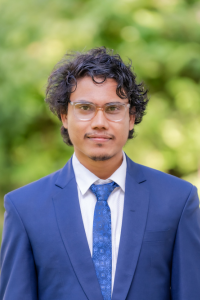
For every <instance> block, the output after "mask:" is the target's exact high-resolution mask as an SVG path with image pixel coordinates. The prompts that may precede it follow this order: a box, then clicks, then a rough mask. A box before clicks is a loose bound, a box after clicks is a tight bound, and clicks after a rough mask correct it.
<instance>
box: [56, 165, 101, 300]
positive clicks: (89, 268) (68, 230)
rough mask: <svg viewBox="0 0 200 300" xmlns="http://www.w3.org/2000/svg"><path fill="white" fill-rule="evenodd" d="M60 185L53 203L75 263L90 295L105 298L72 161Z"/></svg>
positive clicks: (59, 224) (63, 170) (95, 297)
mask: <svg viewBox="0 0 200 300" xmlns="http://www.w3.org/2000/svg"><path fill="white" fill-rule="evenodd" d="M56 185H57V187H58V188H57V190H58V192H57V194H56V196H55V197H54V198H53V203H54V207H55V213H56V218H57V222H58V227H59V230H60V234H61V237H62V240H63V243H64V246H65V248H66V250H67V253H68V255H69V258H70V261H71V263H72V266H73V268H74V271H75V273H76V275H77V278H78V280H79V282H80V284H81V286H82V288H83V290H84V292H85V294H86V296H87V298H88V299H89V300H94V299H95V300H102V299H103V298H102V294H101V290H100V286H99V283H98V280H97V276H96V272H95V268H94V265H93V261H92V258H91V254H90V250H89V246H88V243H87V238H86V234H85V230H84V226H83V221H82V216H81V211H80V205H79V200H78V191H77V184H76V181H75V176H74V172H73V168H72V162H71V160H70V161H69V162H68V163H67V165H66V166H65V167H64V168H63V169H62V171H61V172H60V176H59V177H58V179H57V182H56Z"/></svg>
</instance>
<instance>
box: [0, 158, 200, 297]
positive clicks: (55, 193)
mask: <svg viewBox="0 0 200 300" xmlns="http://www.w3.org/2000/svg"><path fill="white" fill-rule="evenodd" d="M5 209H6V213H5V223H4V231H3V240H2V249H1V272H2V273H1V279H0V300H23V299H24V300H36V299H37V300H87V299H89V300H102V299H103V298H102V295H101V290H100V287H99V283H98V280H97V277H96V273H95V269H94V265H93V261H92V258H91V254H90V251H89V247H88V243H87V239H86V234H85V231H84V226H83V221H82V217H81V211H80V207H79V200H78V193H77V184H76V180H75V176H74V171H73V168H72V162H71V160H70V161H69V162H68V163H67V164H66V165H65V166H64V168H63V169H61V170H59V171H57V172H55V173H53V174H51V175H49V176H47V177H44V178H42V179H40V180H38V181H36V182H33V183H31V184H29V185H27V186H25V187H22V188H20V189H18V190H15V191H13V192H11V193H9V194H7V195H6V197H5ZM125 299H127V300H135V299H136V300H149V299H150V300H169V299H173V300H199V299H200V211H199V200H198V196H197V191H196V188H195V187H194V186H192V185H191V184H190V183H188V182H185V181H183V180H181V179H178V178H176V177H173V176H170V175H167V174H164V173H162V172H159V171H156V170H153V169H150V168H147V167H144V166H142V165H138V164H136V163H134V162H132V161H131V160H130V159H129V158H127V174H126V191H125V202H124V213H123V223H122V231H121V240H120V246H119V253H118V261H117V268H116V276H115V282H114V289H113V295H112V300H125Z"/></svg>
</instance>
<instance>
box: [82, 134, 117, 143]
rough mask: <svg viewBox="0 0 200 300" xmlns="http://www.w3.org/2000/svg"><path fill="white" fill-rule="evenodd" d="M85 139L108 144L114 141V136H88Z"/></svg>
mask: <svg viewBox="0 0 200 300" xmlns="http://www.w3.org/2000/svg"><path fill="white" fill-rule="evenodd" d="M85 137H86V138H87V139H89V140H91V141H94V142H101V143H104V142H108V141H110V140H113V139H114V136H113V135H111V134H86V135H85Z"/></svg>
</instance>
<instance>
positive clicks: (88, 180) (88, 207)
mask: <svg viewBox="0 0 200 300" xmlns="http://www.w3.org/2000/svg"><path fill="white" fill-rule="evenodd" d="M72 165H73V169H74V173H75V177H76V182H77V189H78V197H79V203H80V209H81V214H82V219H83V225H84V228H85V233H86V237H87V241H88V245H89V249H90V252H91V256H92V251H93V218H94V209H95V205H96V202H97V199H96V196H95V195H94V194H93V193H92V192H91V191H90V189H89V188H90V186H91V185H92V184H105V183H108V182H111V181H114V182H116V183H117V184H118V185H119V187H117V188H115V189H114V191H113V192H112V193H111V194H110V196H109V198H108V201H107V202H108V205H109V207H110V211H111V230H112V291H113V285H114V279H115V271H116V265H117V256H118V249H119V243H120V235H121V227H122V217H123V209H124V193H125V181H126V156H125V154H124V152H123V162H122V164H121V166H120V167H119V168H118V169H117V170H116V171H115V172H114V173H113V174H112V175H111V176H110V177H109V178H108V179H106V180H103V179H100V178H98V177H97V176H96V175H94V174H93V173H92V172H90V171H89V170H88V169H87V168H85V167H84V166H83V165H82V164H81V163H80V162H79V160H78V159H77V157H76V155H75V153H74V154H73V157H72Z"/></svg>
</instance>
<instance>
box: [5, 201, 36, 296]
mask: <svg viewBox="0 0 200 300" xmlns="http://www.w3.org/2000/svg"><path fill="white" fill-rule="evenodd" d="M4 203H5V209H6V212H5V218H4V229H3V237H2V245H1V254H0V267H1V275H0V300H22V299H26V300H37V299H38V298H37V278H36V270H35V264H34V258H33V253H32V248H31V245H30V241H29V238H28V235H27V232H26V229H25V227H24V224H23V222H22V219H21V218H20V215H19V213H18V212H17V209H16V208H15V206H14V204H13V202H12V201H11V199H10V198H9V196H8V195H7V196H6V197H5V202H4Z"/></svg>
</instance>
